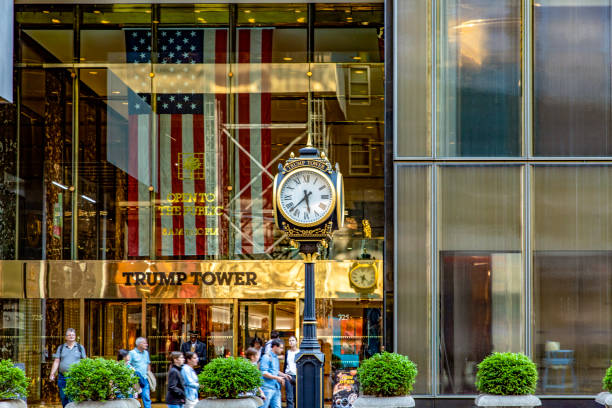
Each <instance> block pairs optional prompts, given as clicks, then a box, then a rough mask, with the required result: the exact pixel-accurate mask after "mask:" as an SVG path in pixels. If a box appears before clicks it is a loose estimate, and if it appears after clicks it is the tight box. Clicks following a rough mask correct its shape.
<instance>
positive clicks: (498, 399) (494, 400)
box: [475, 394, 542, 408]
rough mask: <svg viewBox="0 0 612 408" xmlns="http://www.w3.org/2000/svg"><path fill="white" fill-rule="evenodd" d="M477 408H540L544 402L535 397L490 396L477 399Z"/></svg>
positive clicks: (485, 395) (486, 395) (480, 396)
mask: <svg viewBox="0 0 612 408" xmlns="http://www.w3.org/2000/svg"><path fill="white" fill-rule="evenodd" d="M475 404H476V406H477V407H524V408H531V407H540V406H542V401H540V399H539V398H538V397H536V396H534V395H489V394H483V395H479V396H478V397H476V402H475Z"/></svg>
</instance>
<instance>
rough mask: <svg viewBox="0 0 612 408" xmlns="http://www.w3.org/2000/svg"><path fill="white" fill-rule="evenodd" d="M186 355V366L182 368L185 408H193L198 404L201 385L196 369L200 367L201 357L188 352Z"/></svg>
mask: <svg viewBox="0 0 612 408" xmlns="http://www.w3.org/2000/svg"><path fill="white" fill-rule="evenodd" d="M184 354H185V364H183V368H181V374H182V375H183V384H184V385H185V408H193V407H195V404H197V403H198V396H199V393H200V383H199V381H198V375H197V374H196V372H195V368H196V367H197V366H198V360H199V357H198V355H197V354H196V353H193V352H191V351H188V352H186V353H184Z"/></svg>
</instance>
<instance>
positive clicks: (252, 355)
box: [244, 347, 266, 400]
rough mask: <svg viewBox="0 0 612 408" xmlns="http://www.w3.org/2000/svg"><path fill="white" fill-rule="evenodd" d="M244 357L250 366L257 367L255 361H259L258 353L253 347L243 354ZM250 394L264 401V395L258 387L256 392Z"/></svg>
mask: <svg viewBox="0 0 612 408" xmlns="http://www.w3.org/2000/svg"><path fill="white" fill-rule="evenodd" d="M244 356H245V357H246V359H247V360H249V361H250V362H251V364H253V365H254V366H255V367H257V366H258V363H257V361H258V360H259V352H258V350H257V349H256V348H255V347H249V348H248V349H247V350H246V351H245V352H244ZM250 394H252V395H254V396H256V397H260V398H261V399H262V400H265V399H266V394H264V392H263V390H262V389H261V387H258V388H257V389H256V390H253V391H251V392H250Z"/></svg>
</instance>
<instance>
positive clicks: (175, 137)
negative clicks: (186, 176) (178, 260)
mask: <svg viewBox="0 0 612 408" xmlns="http://www.w3.org/2000/svg"><path fill="white" fill-rule="evenodd" d="M181 116H182V115H170V134H171V135H172V143H171V144H170V151H171V155H170V161H168V162H166V163H165V165H166V166H169V167H171V170H170V172H171V174H172V184H171V185H172V192H173V193H174V194H175V196H176V195H177V194H181V197H182V194H183V183H182V180H181V179H180V178H179V170H180V169H179V167H178V166H177V164H178V157H179V153H181V150H182V147H183V123H182V120H181ZM174 207H175V208H177V207H178V209H177V211H176V213H178V214H174V213H173V215H172V226H173V227H174V232H175V235H173V236H172V237H173V238H174V239H173V242H172V248H173V251H172V254H173V255H184V254H185V245H184V243H185V241H184V239H183V236H182V235H179V234H180V233H184V228H185V226H184V220H183V214H184V206H183V202H182V200H174Z"/></svg>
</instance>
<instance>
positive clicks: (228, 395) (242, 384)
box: [198, 357, 263, 399]
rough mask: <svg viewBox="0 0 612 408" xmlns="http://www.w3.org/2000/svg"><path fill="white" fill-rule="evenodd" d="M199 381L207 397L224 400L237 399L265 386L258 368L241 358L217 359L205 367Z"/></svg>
mask: <svg viewBox="0 0 612 408" xmlns="http://www.w3.org/2000/svg"><path fill="white" fill-rule="evenodd" d="M198 380H199V381H200V387H201V389H202V391H203V392H204V394H205V395H206V396H207V397H216V398H223V399H233V398H237V397H238V395H239V394H241V393H245V392H249V391H253V390H256V389H257V388H258V387H261V385H262V384H263V381H262V379H261V373H260V372H259V369H258V368H257V366H256V365H254V364H253V363H251V362H250V361H248V360H247V359H244V358H241V357H229V358H215V359H214V360H212V361H211V362H210V363H208V364H206V365H205V366H204V369H203V370H202V372H201V373H200V375H199V376H198Z"/></svg>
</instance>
